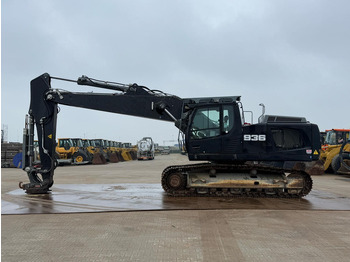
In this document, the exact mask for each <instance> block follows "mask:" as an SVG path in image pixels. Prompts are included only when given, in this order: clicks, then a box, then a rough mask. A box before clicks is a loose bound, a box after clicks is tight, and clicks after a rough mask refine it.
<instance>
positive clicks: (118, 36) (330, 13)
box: [2, 0, 350, 141]
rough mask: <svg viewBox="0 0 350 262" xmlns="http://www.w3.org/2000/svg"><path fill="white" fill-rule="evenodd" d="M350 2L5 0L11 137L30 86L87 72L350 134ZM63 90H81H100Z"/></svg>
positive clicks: (126, 120)
mask: <svg viewBox="0 0 350 262" xmlns="http://www.w3.org/2000/svg"><path fill="white" fill-rule="evenodd" d="M349 5H350V4H349V3H348V1H334V2H329V1H307V2H305V1H226V0H221V1H215V2H213V1H170V2H169V1H160V0H152V1H108V0H104V1H100V2H99V3H98V4H96V1H68V0H62V1H53V0H51V1H49V0H33V1H29V0H28V1H5V2H3V3H2V11H3V12H2V123H4V124H7V125H8V126H9V138H10V140H17V137H21V136H20V135H17V134H16V133H18V132H21V131H17V130H22V126H23V121H24V114H25V113H26V112H27V110H28V106H29V82H30V80H31V79H33V78H35V77H37V76H38V75H40V74H42V73H44V72H49V73H51V74H52V75H55V76H60V77H64V78H72V79H76V78H77V77H78V76H80V75H82V74H85V75H88V76H90V77H94V78H97V79H103V80H109V81H117V82H122V83H134V82H136V83H138V84H140V85H146V86H148V87H150V88H152V89H160V90H163V91H165V92H167V93H172V94H176V95H178V96H180V97H199V96H221V95H242V101H243V103H244V106H245V108H246V110H253V111H254V112H255V113H254V116H255V119H257V117H258V116H259V115H260V112H261V108H260V107H259V106H258V104H259V103H261V102H263V103H264V104H265V105H266V110H267V113H271V114H285V115H298V116H306V117H307V118H308V119H310V120H311V121H313V122H315V123H317V124H318V125H319V126H320V129H328V128H336V127H338V128H342V127H349V124H350V123H349V121H348V120H347V119H346V117H344V113H343V112H346V110H347V108H346V105H347V104H348V94H349V91H348V90H349V86H348V85H349V84H348V83H349V80H350V79H349V74H348V72H349V69H350V64H349V63H350V62H349V61H350V59H349V58H350V57H349V56H350V52H349V46H350V43H349V41H350V40H349V39H350V37H349V30H348V25H349V22H350V21H349V20H350V18H349V16H348V15H347V10H348V9H349ZM54 84H55V87H56V88H64V89H69V90H71V91H91V90H93V89H91V88H88V87H81V86H76V85H72V84H67V83H59V82H55V83H54ZM99 91H100V92H101V90H99ZM91 119H94V120H93V121H92V123H91ZM109 119H113V121H112V120H111V121H110V120H109ZM58 121H59V129H58V135H59V136H60V135H64V136H70V133H72V136H73V134H74V136H84V134H85V135H86V134H91V135H92V134H93V135H95V134H96V136H97V137H104V136H106V137H107V136H108V137H109V136H114V135H115V137H116V139H121V140H125V141H126V140H128V139H130V140H132V141H135V140H137V139H139V138H138V137H140V138H141V137H143V136H145V134H143V132H140V126H142V127H143V128H142V130H152V132H154V134H155V135H154V136H155V140H157V139H158V140H159V141H162V140H169V138H168V136H177V130H176V129H175V128H174V127H173V125H172V124H168V123H162V122H154V121H152V120H146V119H140V118H135V117H127V116H120V115H111V114H108V113H100V112H93V111H91V110H84V109H73V108H68V107H62V111H61V113H60V116H59V119H58ZM121 123H123V125H121ZM104 126H108V128H103V127H104ZM126 126H127V128H125V130H124V127H126ZM111 130H113V132H112V131H111ZM116 130H117V131H118V132H116ZM169 134H170V135H169ZM147 135H149V136H152V134H147ZM111 139H112V137H111Z"/></svg>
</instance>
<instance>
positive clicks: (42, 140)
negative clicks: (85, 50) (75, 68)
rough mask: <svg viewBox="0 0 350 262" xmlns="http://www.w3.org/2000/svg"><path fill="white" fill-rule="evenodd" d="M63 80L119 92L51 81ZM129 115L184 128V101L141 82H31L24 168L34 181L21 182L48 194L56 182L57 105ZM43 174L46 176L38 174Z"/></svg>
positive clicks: (32, 190) (46, 77)
mask: <svg viewBox="0 0 350 262" xmlns="http://www.w3.org/2000/svg"><path fill="white" fill-rule="evenodd" d="M53 79H55V80H63V81H70V82H76V83H77V84H79V85H88V86H93V87H97V88H103V89H111V90H114V91H117V92H116V93H92V92H86V93H85V92H80V93H79V92H68V91H63V90H60V89H53V88H52V87H51V81H52V80H53ZM58 104H63V105H68V106H74V107H80V108H87V109H93V110H100V111H105V112H111V113H119V114H127V115H132V116H138V117H145V118H150V119H156V120H163V121H169V122H175V124H176V126H178V127H181V124H180V122H181V115H182V112H183V100H182V99H181V98H179V97H177V96H174V95H169V94H165V93H163V92H161V91H158V90H150V89H148V88H147V87H144V86H139V85H137V84H130V85H125V84H120V83H113V82H105V81H100V80H95V79H91V78H88V77H86V76H82V77H80V78H79V79H78V80H77V81H74V80H67V79H62V78H56V77H51V76H50V75H49V74H47V73H45V74H43V75H41V76H39V77H37V78H35V79H33V80H32V81H31V103H30V108H29V114H28V115H27V117H26V126H25V129H24V134H23V136H24V137H23V141H24V143H23V152H24V153H23V161H22V163H24V164H23V169H24V170H25V171H26V172H27V174H28V177H29V181H30V183H28V184H23V183H21V184H20V187H21V188H23V189H25V190H26V192H27V193H46V192H47V191H48V190H49V188H50V187H51V186H52V184H53V175H54V169H55V166H56V160H55V147H56V142H55V140H56V122H57V112H58V110H57V105H58ZM34 126H36V130H37V135H38V142H39V154H40V160H41V165H40V166H34V165H33V162H34V159H33V157H34V150H33V149H34V145H33V144H34ZM38 175H41V176H42V179H41V178H40V177H39V176H38Z"/></svg>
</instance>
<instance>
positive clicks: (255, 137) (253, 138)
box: [243, 135, 266, 142]
mask: <svg viewBox="0 0 350 262" xmlns="http://www.w3.org/2000/svg"><path fill="white" fill-rule="evenodd" d="M243 140H244V141H253V142H255V141H266V135H244V136H243Z"/></svg>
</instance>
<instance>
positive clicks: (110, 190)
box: [1, 184, 350, 215]
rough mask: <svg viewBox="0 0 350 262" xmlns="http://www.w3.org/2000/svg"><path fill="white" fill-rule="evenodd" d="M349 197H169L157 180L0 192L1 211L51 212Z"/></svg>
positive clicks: (264, 204) (332, 201)
mask: <svg viewBox="0 0 350 262" xmlns="http://www.w3.org/2000/svg"><path fill="white" fill-rule="evenodd" d="M349 200H350V199H349V198H347V197H341V196H338V195H335V194H332V193H329V192H325V191H319V190H313V191H311V193H310V194H309V195H308V196H306V197H305V198H301V199H278V198H220V197H171V196H167V195H166V194H165V193H164V191H163V189H162V188H161V186H160V185H158V184H115V185H105V184H59V185H54V187H53V192H50V193H49V194H41V195H39V194H38V195H27V194H26V193H25V192H24V191H23V190H21V189H17V190H14V191H11V192H9V193H6V194H3V195H2V210H1V212H2V214H3V215H7V214H8V215H10V214H50V213H87V212H122V211H124V212H125V211H129V212H130V211H152V210H154V211H161V210H210V209H215V210H219V209H231V210H232V209H237V210H239V209H256V210H350V201H349Z"/></svg>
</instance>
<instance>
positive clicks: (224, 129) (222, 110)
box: [190, 105, 234, 139]
mask: <svg viewBox="0 0 350 262" xmlns="http://www.w3.org/2000/svg"><path fill="white" fill-rule="evenodd" d="M233 120H234V119H233V107H232V106H231V105H224V106H222V107H221V106H215V107H209V108H199V109H197V110H196V112H195V115H194V117H193V120H192V124H191V130H190V131H191V132H190V133H191V138H193V139H203V138H210V137H215V136H219V135H221V134H226V133H228V132H229V131H230V130H231V129H232V128H233Z"/></svg>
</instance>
